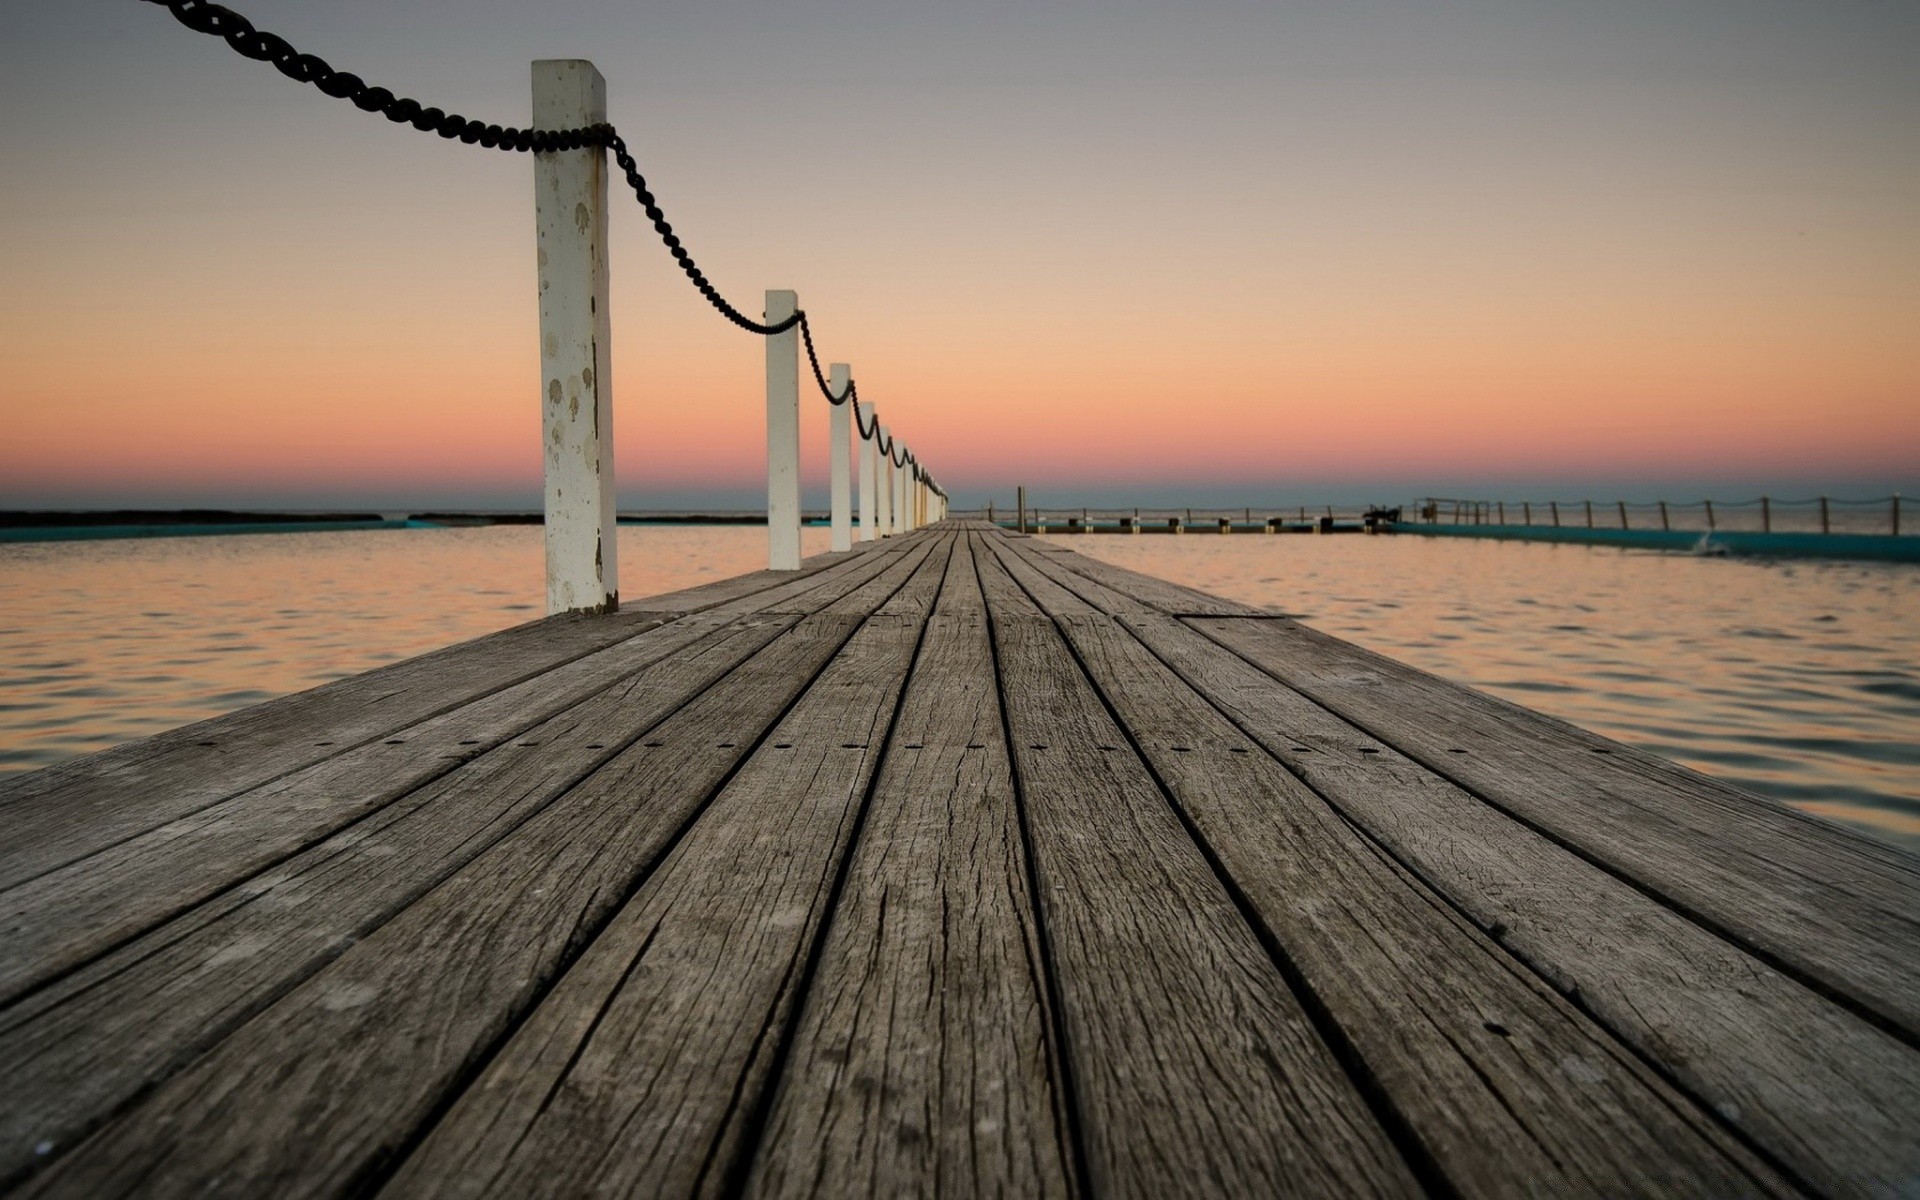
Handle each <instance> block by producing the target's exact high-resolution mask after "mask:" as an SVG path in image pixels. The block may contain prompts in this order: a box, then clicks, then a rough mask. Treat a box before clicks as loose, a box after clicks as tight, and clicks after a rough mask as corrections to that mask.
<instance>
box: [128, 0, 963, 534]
mask: <svg viewBox="0 0 1920 1200" xmlns="http://www.w3.org/2000/svg"><path fill="white" fill-rule="evenodd" d="M144 2H145V3H148V4H157V5H160V6H162V7H164V8H165V9H167V11H169V12H171V13H172V14H173V16H174V19H175V20H177V21H179V22H180V23H181V24H182V25H185V26H186V27H187V28H188V29H191V30H194V31H195V32H197V33H204V34H208V35H210V36H213V37H217V38H221V39H223V40H225V42H226V43H227V45H229V46H231V47H233V49H234V50H235V51H237V52H239V53H240V54H242V55H244V56H245V57H247V58H251V59H253V60H255V61H257V62H269V63H272V64H273V65H274V66H275V67H276V68H278V69H279V71H280V73H281V74H282V75H285V76H286V77H287V78H289V79H291V80H293V81H295V82H296V83H310V84H312V85H313V86H314V87H316V88H318V89H319V90H320V91H321V92H322V93H324V94H325V95H328V96H332V97H333V98H334V99H336V100H346V101H350V102H351V103H352V104H353V106H354V107H355V108H358V109H360V110H361V111H363V112H369V113H379V114H380V115H381V116H383V117H385V118H386V119H387V120H389V121H392V122H393V123H394V124H396V125H411V126H413V127H414V128H415V129H418V130H420V131H421V132H422V133H436V134H439V135H440V136H441V137H443V138H446V139H448V140H449V141H454V140H457V141H459V142H461V143H463V144H465V145H469V146H480V147H483V148H485V149H488V150H505V151H510V152H515V153H528V152H532V153H535V154H545V153H550V152H553V151H559V150H584V149H586V148H588V147H590V146H600V147H604V148H606V149H607V150H609V151H610V152H612V154H613V158H614V161H615V162H616V163H618V164H619V166H620V170H621V172H622V173H623V174H624V175H625V176H626V179H627V186H628V187H631V188H632V189H633V194H634V196H635V197H636V198H638V200H639V201H640V207H641V209H642V210H644V211H645V212H646V214H647V220H649V221H651V222H652V223H653V230H654V232H655V233H657V234H658V235H659V236H660V241H661V242H662V243H663V244H665V246H666V248H667V252H668V253H669V254H671V255H672V256H673V261H674V262H676V263H678V264H679V265H680V269H681V270H682V271H683V272H685V273H686V276H687V278H688V280H690V281H691V282H692V283H693V286H694V289H695V290H696V291H698V292H699V293H700V294H701V295H702V296H704V297H706V299H707V302H708V303H709V304H711V305H713V307H714V308H715V309H716V310H717V311H718V312H719V313H720V315H721V316H723V317H725V318H726V319H727V320H729V321H731V322H733V323H734V324H735V325H737V326H739V327H740V328H742V329H744V330H747V331H748V332H749V333H757V334H760V335H761V336H763V337H771V336H772V335H774V334H777V333H785V332H786V331H787V330H789V329H792V328H793V327H794V326H795V325H798V326H799V327H800V336H801V339H802V340H803V341H804V342H805V343H806V347H807V362H808V364H809V365H810V366H811V367H812V368H813V379H814V383H815V384H817V385H818V386H819V388H820V394H821V395H822V396H825V397H826V399H827V403H829V404H833V405H839V404H846V403H849V402H853V403H854V410H853V411H854V425H855V427H856V428H857V429H858V430H859V432H860V436H861V438H862V439H868V438H873V439H878V438H879V436H880V421H879V416H878V414H875V416H874V420H873V422H872V424H871V426H868V425H866V424H863V423H862V422H861V421H860V409H859V405H858V403H857V401H858V399H859V391H858V388H857V387H856V385H855V384H854V382H853V381H852V380H848V381H847V387H846V390H845V391H843V392H841V393H840V394H839V395H838V396H836V395H834V394H833V388H832V387H831V386H829V385H828V383H827V378H826V376H825V375H824V374H822V373H821V370H820V356H819V354H818V353H817V352H816V351H815V350H814V346H813V327H812V325H811V324H810V323H809V322H808V321H807V314H806V312H805V311H804V310H803V311H800V312H796V313H794V314H793V315H792V316H790V317H787V318H786V319H785V320H782V321H777V322H772V323H767V322H761V321H755V320H753V319H752V318H750V317H748V316H747V315H746V314H745V313H743V312H741V311H740V310H739V309H738V308H735V307H734V306H733V305H732V304H730V303H728V302H727V298H726V297H725V296H722V295H721V294H720V291H719V289H717V288H715V287H714V286H713V284H712V283H711V282H710V281H709V280H708V279H707V276H706V273H705V272H704V271H702V270H701V269H700V267H699V265H698V264H697V263H695V262H694V261H693V255H691V254H689V253H687V249H686V247H685V246H683V245H681V244H680V238H679V236H678V235H677V234H675V233H674V232H673V226H672V225H670V224H668V223H667V218H666V214H665V213H663V212H661V210H660V205H659V203H658V201H656V200H655V199H654V195H653V192H652V190H651V189H650V188H648V187H647V181H646V179H645V178H644V177H643V176H642V175H641V174H640V168H639V166H638V165H637V164H636V163H635V162H634V159H633V155H631V154H629V153H628V152H627V144H626V142H625V141H624V140H623V139H622V138H621V137H620V135H619V134H618V133H617V132H615V130H614V127H613V126H612V125H610V124H606V123H600V124H596V125H586V126H582V127H581V128H579V129H518V128H515V127H513V126H510V125H509V126H502V125H489V124H487V123H486V122H484V121H477V120H473V119H470V118H467V117H463V116H461V115H460V114H458V113H448V112H443V111H441V110H440V109H438V108H431V107H428V106H426V105H423V104H421V103H420V102H419V101H418V100H413V99H410V98H408V97H405V96H396V95H394V94H393V93H392V92H391V91H389V90H388V89H386V88H383V87H370V86H368V84H367V82H366V81H365V80H363V79H361V78H360V77H359V76H358V75H355V74H353V73H352V72H350V71H336V70H334V69H333V67H332V66H331V65H329V64H328V62H327V60H326V59H324V58H321V57H319V56H318V55H314V54H303V53H301V52H300V51H298V50H296V49H294V48H293V45H292V44H291V43H289V42H288V41H287V40H286V39H285V38H283V37H281V36H279V35H278V34H273V33H268V32H266V31H264V30H261V29H256V28H254V25H253V22H251V21H249V20H247V18H245V17H243V16H241V15H240V14H239V13H237V12H235V11H233V10H232V9H230V8H227V7H225V6H224V5H219V4H213V3H210V2H209V0H144ZM898 449H899V451H900V453H899V454H896V453H895V450H896V447H895V443H894V440H893V439H892V438H887V439H885V441H884V442H883V443H882V445H881V451H882V452H883V453H885V454H886V455H887V457H888V459H889V460H891V461H892V462H893V465H894V466H896V467H903V468H904V467H905V466H906V465H907V464H908V463H909V462H914V463H915V465H914V474H915V477H916V478H918V479H922V480H926V481H927V482H929V483H931V480H930V479H929V478H928V477H927V476H926V474H925V472H924V471H922V470H921V469H920V467H919V465H918V463H917V462H915V460H914V458H913V456H912V455H911V454H906V453H905V447H899V448H898ZM934 490H935V491H936V492H939V488H938V487H937V486H935V487H934ZM939 494H940V495H941V496H943V497H944V496H945V494H946V493H944V492H939Z"/></svg>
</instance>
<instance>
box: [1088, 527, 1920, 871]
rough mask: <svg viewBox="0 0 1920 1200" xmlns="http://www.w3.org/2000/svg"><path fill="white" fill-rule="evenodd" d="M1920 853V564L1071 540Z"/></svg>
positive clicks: (1434, 546) (1298, 541) (1465, 544)
mask: <svg viewBox="0 0 1920 1200" xmlns="http://www.w3.org/2000/svg"><path fill="white" fill-rule="evenodd" d="M1060 541H1061V543H1062V544H1063V545H1067V546H1070V547H1072V548H1073V549H1075V550H1079V551H1082V552H1084V553H1087V554H1090V555H1092V556H1094V557H1097V558H1102V559H1105V560H1107V561H1110V562H1113V563H1116V564H1118V565H1120V566H1125V567H1130V568H1132V569H1133V570H1136V571H1144V572H1146V573H1148V574H1152V575H1158V576H1161V577H1163V578H1167V579H1173V580H1176V581H1178V582H1181V583H1185V584H1188V585H1189V586H1192V587H1197V588H1200V589H1202V590H1204V591H1209V592H1214V593H1216V594H1218V595H1222V596H1227V597H1231V598H1232V599H1235V600H1241V601H1244V602H1246V603H1250V604H1257V605H1261V606H1264V607H1270V608H1273V609H1276V610H1278V611H1282V612H1287V613H1293V614H1297V615H1299V616H1300V617H1301V619H1303V620H1304V621H1306V622H1307V623H1308V624H1311V625H1313V626H1314V627H1315V628H1318V629H1321V630H1324V631H1325V632H1327V633H1331V634H1336V635H1338V636H1340V637H1344V638H1348V639H1350V640H1352V641H1355V642H1358V643H1360V644H1362V645H1364V646H1367V647H1369V648H1370V649H1373V650H1378V651H1380V652H1381V653H1384V654H1387V655H1390V656H1392V657H1394V658H1398V659H1400V660H1401V661H1403V662H1407V663H1411V664H1413V665H1414V666H1418V667H1422V668H1425V669H1426V670H1429V671H1433V672H1435V673H1437V674H1440V675H1444V676H1447V677H1448V678H1451V679H1456V680H1459V681H1461V682H1463V683H1469V684H1472V685H1474V686H1476V687H1479V688H1482V689H1484V690H1486V691H1489V692H1492V693H1494V694H1496V695H1499V696H1502V697H1504V698H1506V699H1508V700H1512V701H1514V702H1516V703H1519V704H1524V705H1527V706H1528V707H1531V708H1536V709H1539V710H1541V711H1543V712H1547V713H1551V714H1553V715H1554V716H1557V717H1561V718H1563V719H1565V720H1568V721H1572V722H1573V723H1575V724H1577V725H1582V726H1585V727H1586V728H1588V729H1593V730H1596V731H1598V732H1601V733H1604V734H1606V735H1608V736H1610V737H1614V738H1618V739H1620V740H1621V741H1624V742H1630V743H1632V744H1634V745H1636V746H1640V747H1643V748H1645V749H1648V750H1652V751H1654V752H1655V753H1658V754H1662V755H1665V756H1667V757H1669V758H1673V759H1676V760H1678V761H1680V762H1683V763H1685V764H1687V765H1688V766H1690V767H1693V768H1695V769H1697V770H1700V771H1703V772H1706V773H1707V774H1710V775H1714V776H1716V777H1718V778H1721V779H1724V780H1727V781H1728V782H1730V783H1734V784H1737V785H1739V786H1741V787H1745V788H1748V789H1750V790H1752V791H1755V792H1759V793H1761V794H1763V795H1767V796H1771V797H1774V798H1775V799H1778V800H1782V801H1785V802H1787V803H1789V804H1793V805H1796V806H1798V807H1800V808H1802V809H1804V810H1806V811H1808V812H1813V813H1818V814H1820V815H1822V816H1826V817H1830V818H1833V819H1835V820H1839V821H1844V822H1849V823H1853V824H1856V825H1858V826H1860V827H1863V828H1866V829H1868V830H1870V831H1872V832H1874V833H1875V834H1877V835H1878V836H1880V837H1882V838H1885V839H1886V840H1889V841H1892V842H1895V843H1899V844H1903V845H1906V846H1909V847H1913V848H1920V568H1915V567H1913V566H1911V565H1906V564H1880V563H1847V562H1826V561H1812V560H1760V559H1727V558H1696V557H1693V556H1690V555H1683V554H1665V553H1657V552H1640V551H1628V550H1617V549H1605V548H1593V547H1584V546H1565V545H1545V544H1538V543H1519V542H1496V541H1477V540H1476V541H1469V540H1464V539H1462V540H1457V541H1456V540H1451V539H1448V540H1441V539H1431V538H1418V537H1401V538H1393V537H1360V536H1335V537H1310V536H1299V535H1287V536H1277V537H1265V536H1259V535H1236V536H1229V537H1222V536H1220V535H1218V534H1212V535H1194V534H1188V535H1185V536H1181V537H1167V536H1164V535H1162V536H1151V535H1141V536H1136V537H1114V536H1083V537H1062V538H1061V539H1060Z"/></svg>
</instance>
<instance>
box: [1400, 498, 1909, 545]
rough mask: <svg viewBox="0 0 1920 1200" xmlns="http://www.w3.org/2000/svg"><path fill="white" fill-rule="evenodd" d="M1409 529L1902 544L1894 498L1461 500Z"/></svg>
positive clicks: (1433, 505) (1431, 501) (1419, 516)
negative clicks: (1827, 537) (1853, 538)
mask: <svg viewBox="0 0 1920 1200" xmlns="http://www.w3.org/2000/svg"><path fill="white" fill-rule="evenodd" d="M1408 519H1409V520H1410V521H1412V522H1416V523H1423V524H1429V525H1518V526H1522V527H1526V526H1546V527H1553V528H1574V529H1626V530H1634V529H1638V530H1650V529H1658V530H1663V531H1665V530H1677V531H1681V532H1688V533H1695V532H1697V533H1720V532H1725V533H1821V534H1865V535H1880V536H1891V537H1901V536H1903V535H1911V534H1912V533H1913V529H1912V522H1911V521H1903V519H1902V513H1901V498H1900V495H1899V494H1898V493H1895V494H1894V495H1891V496H1884V497H1880V498H1877V499H1871V500H1844V499H1835V498H1833V497H1829V496H1814V497H1810V498H1807V499H1793V500H1778V499H1775V498H1773V497H1771V496H1761V497H1758V498H1757V499H1753V500H1686V501H1667V500H1640V501H1629V500H1606V501H1595V500H1464V499H1456V498H1451V497H1439V496H1429V497H1426V498H1424V499H1422V500H1421V501H1420V502H1419V503H1418V504H1416V505H1414V506H1413V510H1412V512H1410V513H1409V514H1408Z"/></svg>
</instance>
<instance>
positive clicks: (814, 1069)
mask: <svg viewBox="0 0 1920 1200" xmlns="http://www.w3.org/2000/svg"><path fill="white" fill-rule="evenodd" d="M1037 938H1038V933H1037V930H1036V929H1035V928H1034V924H1033V897H1032V896H1031V895H1030V894H1029V892H1028V890H1027V878H1026V869H1025V859H1024V849H1023V846H1022V844H1021V839H1020V830H1019V824H1018V821H1017V817H1016V814H1015V812H1014V797H1013V778H1012V768H1011V765H1010V763H1009V761H1008V758H1007V745H1006V739H1005V737H1004V736H1003V734H1002V726H1001V720H1000V703H999V697H998V693H997V688H996V686H995V680H994V673H993V654H992V647H991V645H990V643H989V641H988V638H987V629H986V611H985V606H984V601H983V599H982V597H981V594H980V587H979V583H978V581H977V579H976V578H975V575H974V566H973V556H972V551H971V548H970V547H962V548H961V549H960V550H959V551H958V553H957V555H956V559H955V562H954V565H953V566H952V568H951V569H949V571H948V574H947V581H946V586H945V588H944V589H943V590H942V591H941V594H940V601H939V605H938V607H937V608H936V609H935V611H934V615H933V619H932V622H931V623H930V625H929V626H928V629H927V632H926V640H925V642H924V644H923V646H922V648H921V653H920V658H919V660H918V662H917V663H916V665H915V670H914V674H913V677H912V679H910V680H909V681H908V684H907V692H906V696H905V698H904V699H903V700H902V702H901V709H900V715H899V718H898V721H897V723H896V725H895V727H894V730H893V734H892V737H891V739H890V741H889V744H888V750H887V756H886V758H885V760H884V761H883V762H882V764H881V767H880V774H879V779H878V781H877V782H876V784H875V787H874V792H873V798H872V800H871V803H870V808H869V811H868V815H867V820H866V826H865V829H864V831H863V832H862V834H861V837H860V840H859V843H858V846H857V847H856V849H855V851H854V859H853V862H852V864H851V867H850V869H849V872H848V877H847V883H846V889H845V892H844V893H843V894H842V896H841V898H840V902H839V904H838V906H837V907H836V908H835V911H834V913H833V917H832V924H831V926H830V928H829V929H828V932H827V937H826V943H825V946H824V948H823V951H822V954H821V958H820V965H819V968H818V971H817V973H816V976H815V980H814V984H813V987H812V989H811V991H810V993H809V995H808V996H807V999H806V1005H805V1009H804V1011H803V1012H802V1014H801V1016H800V1022H799V1027H798V1030H797V1032H796V1034H795V1037H794V1042H793V1049H792V1052H791V1055H790V1057H789V1059H788V1063H787V1066H786V1069H785V1071H784V1072H783V1077H782V1080H781V1083H780V1089H779V1093H778V1096H777V1097H776V1099H775V1101H774V1104H773V1107H772V1111H771V1113H770V1115H769V1117H768V1121H767V1129H766V1133H765V1135H764V1137H763V1139H762V1140H761V1142H760V1145H759V1147H758V1149H757V1153H756V1155H755V1158H754V1169H753V1173H752V1175H751V1177H750V1178H749V1179H748V1181H747V1185H746V1193H747V1194H748V1195H751V1196H802V1195H804V1196H823V1195H824V1196H843V1195H861V1194H864V1195H874V1196H879V1195H886V1196H937V1195H954V1196H985V1195H1003V1196H1065V1195H1070V1194H1072V1191H1073V1189H1072V1187H1071V1186H1070V1180H1071V1179H1072V1166H1071V1164H1072V1153H1071V1150H1070V1148H1069V1145H1068V1141H1067V1139H1068V1131H1067V1130H1066V1129H1065V1128H1064V1123H1063V1120H1062V1116H1061V1113H1060V1106H1061V1104H1062V1103H1063V1102H1064V1097H1063V1096H1061V1095H1060V1094H1059V1093H1058V1085H1057V1082H1056V1077H1057V1071H1056V1069H1055V1066H1054V1055H1053V1049H1052V1047H1051V1046H1050V1045H1049V1032H1048V1031H1049V1028H1050V1025H1051V1016H1050V1014H1049V1012H1048V1010H1047V997H1046V990H1045V987H1044V984H1043V983H1042V980H1041V969H1040V961H1039V955H1040V951H1039V946H1038V942H1037Z"/></svg>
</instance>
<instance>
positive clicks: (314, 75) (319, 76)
mask: <svg viewBox="0 0 1920 1200" xmlns="http://www.w3.org/2000/svg"><path fill="white" fill-rule="evenodd" d="M146 2H147V3H149V4H159V5H162V6H164V7H165V8H166V9H167V10H168V11H170V12H171V13H173V16H174V19H175V20H177V21H179V22H180V23H181V24H182V25H185V26H186V27H187V28H188V29H192V30H194V31H196V32H199V33H205V34H211V35H213V36H214V37H218V38H224V39H225V40H226V43H227V45H229V46H232V47H233V48H234V49H235V50H237V51H238V52H240V53H241V54H243V55H245V56H246V57H248V58H251V59H254V60H256V61H258V62H270V63H272V64H273V65H274V66H276V67H278V68H279V69H280V73H281V74H282V75H285V76H286V77H287V78H288V79H291V80H294V81H295V82H297V83H310V84H312V85H313V86H314V87H317V88H319V89H320V90H321V91H322V92H324V93H326V94H327V95H329V96H332V97H333V98H334V99H336V100H348V101H351V102H352V103H353V106H354V107H355V108H358V109H360V110H362V111H363V112H370V113H379V114H380V115H381V116H383V117H385V118H386V119H387V120H389V121H392V122H393V123H394V124H396V125H412V126H413V127H414V128H415V129H418V130H420V131H421V132H423V133H437V134H439V135H440V136H441V137H443V138H448V139H458V140H459V141H461V142H464V143H465V144H467V145H469V146H476V145H477V146H484V147H486V148H487V149H489V150H509V151H519V152H525V151H529V150H531V151H536V152H538V151H548V150H580V149H584V148H585V147H587V146H593V145H602V144H604V141H603V139H604V138H605V137H609V136H611V135H612V133H613V127H612V126H611V125H604V126H603V125H590V126H587V127H585V128H581V129H516V128H513V127H512V126H502V125H489V124H487V123H486V122H485V121H475V120H469V119H468V118H466V117H463V116H461V115H459V114H458V113H448V112H442V111H441V110H439V109H437V108H430V107H428V106H426V105H424V104H421V103H420V102H419V101H418V100H410V99H408V98H406V97H404V96H396V95H394V94H393V93H392V92H390V91H388V90H387V89H386V88H383V87H369V86H367V83H366V81H365V80H363V79H361V78H360V77H359V76H358V75H355V74H353V73H351V72H348V71H336V70H334V69H333V68H332V67H331V66H329V65H328V63H327V60H326V59H324V58H321V57H319V56H318V55H314V54H302V53H300V51H298V50H295V49H294V48H293V47H292V45H290V44H289V43H288V42H287V40H286V39H285V38H283V37H280V36H279V35H278V34H272V33H267V32H265V31H263V30H259V29H255V28H254V27H253V22H251V21H249V20H247V19H246V18H245V17H243V16H241V15H240V14H239V13H237V12H234V11H233V10H232V9H230V8H226V7H224V6H222V5H218V4H210V3H208V2H207V0H146ZM602 131H604V132H602Z"/></svg>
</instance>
